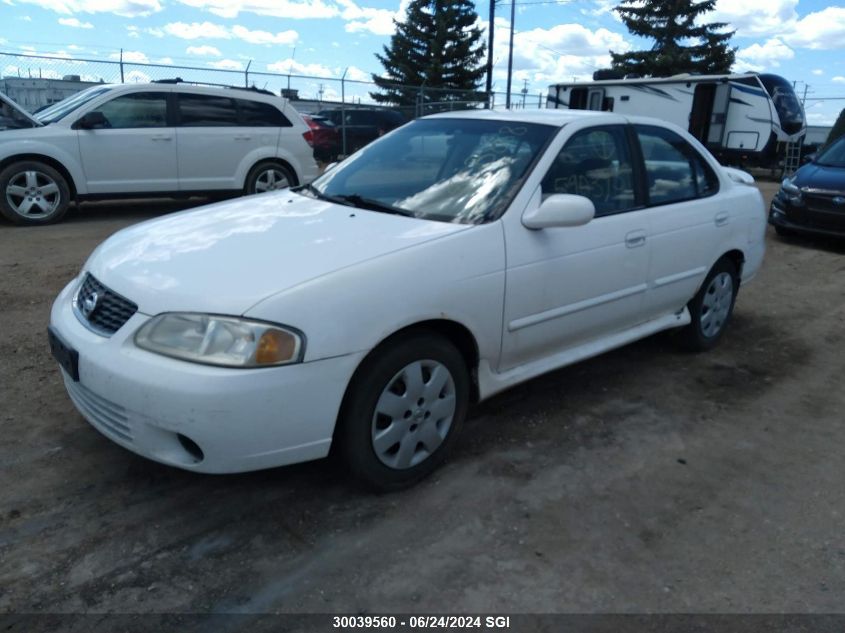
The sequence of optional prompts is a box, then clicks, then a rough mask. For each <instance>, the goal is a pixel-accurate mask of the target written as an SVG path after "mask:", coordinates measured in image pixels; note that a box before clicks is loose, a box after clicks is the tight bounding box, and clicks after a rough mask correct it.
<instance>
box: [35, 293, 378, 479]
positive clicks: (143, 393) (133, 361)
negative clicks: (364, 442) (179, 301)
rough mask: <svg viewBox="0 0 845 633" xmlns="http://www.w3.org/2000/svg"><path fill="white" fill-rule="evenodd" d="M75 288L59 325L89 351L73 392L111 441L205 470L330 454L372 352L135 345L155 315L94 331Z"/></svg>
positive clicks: (56, 317) (59, 307)
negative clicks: (244, 356)
mask: <svg viewBox="0 0 845 633" xmlns="http://www.w3.org/2000/svg"><path fill="white" fill-rule="evenodd" d="M75 288H76V282H75V281H74V282H72V283H71V284H69V285H68V286H67V287H66V288H65V289H64V290H63V291H62V293H61V294H60V295H59V297H58V298H57V299H56V301H55V303H54V304H53V309H52V313H51V319H50V321H51V325H52V327H53V328H54V329H55V331H56V332H57V333H58V334H59V336H60V337H61V338H62V339H63V340H64V342H65V343H67V344H68V345H70V346H71V347H72V348H73V349H75V350H76V351H77V352H78V353H79V381H78V382H75V381H73V380H72V378H71V377H70V376H69V375H68V374H67V373H65V372H64V370H62V374H63V376H64V379H65V385H66V387H67V390H68V395H69V396H70V398H71V400H72V401H73V403H74V405H75V406H76V408H77V409H78V410H79V412H80V413H81V414H82V415H83V417H85V418H86V419H87V420H88V422H90V423H91V424H92V426H94V427H95V428H96V429H97V430H99V431H100V432H102V433H103V434H104V435H106V436H107V437H108V438H109V439H111V440H113V441H114V442H116V443H117V444H120V445H121V446H123V447H124V448H126V449H128V450H131V451H132V452H134V453H137V454H139V455H142V456H144V457H147V458H149V459H152V460H155V461H158V462H161V463H164V464H168V465H170V466H176V467H179V468H184V469H186V470H192V471H197V472H204V473H233V472H243V471H249V470H259V469H262V468H271V467H274V466H282V465H285V464H292V463H296V462H302V461H308V460H311V459H318V458H320V457H325V456H326V455H327V454H328V451H329V447H330V445H331V438H332V433H333V431H334V426H335V421H336V419H337V415H338V411H339V410H340V404H341V400H342V399H343V395H344V392H345V390H346V386H347V384H348V383H349V380H350V378H351V377H352V374H353V372H354V371H355V369H356V367H357V366H358V364H359V362H360V360H361V358H362V357H363V353H359V354H351V355H346V356H340V357H336V358H330V359H325V360H319V361H312V362H306V363H301V364H297V365H288V366H282V367H272V368H266V369H229V368H220V367H211V366H206V365H199V364H196V363H188V362H184V361H179V360H176V359H172V358H167V357H164V356H160V355H158V354H153V353H151V352H147V351H145V350H142V349H139V348H137V347H136V346H135V345H134V343H133V341H132V338H133V336H134V333H135V332H136V331H137V330H138V328H139V327H140V326H141V325H143V323H144V322H146V321H147V320H148V319H149V317H148V316H146V315H143V314H138V313H136V314H135V315H134V316H133V317H132V318H131V319H130V320H129V321H127V323H126V324H125V325H124V326H123V327H122V328H120V330H118V331H117V332H116V333H115V334H114V335H112V336H111V337H110V338H106V337H103V336H99V335H98V334H95V333H93V332H91V331H90V330H88V329H87V328H85V327H84V326H83V325H82V324H81V323H80V322H79V320H78V319H77V318H76V316H75V315H74V313H73V311H72V307H71V295H72V292H73V290H74V289H75ZM186 440H187V441H186ZM196 447H198V449H199V450H197V448H196Z"/></svg>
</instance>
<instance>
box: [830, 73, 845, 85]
mask: <svg viewBox="0 0 845 633" xmlns="http://www.w3.org/2000/svg"><path fill="white" fill-rule="evenodd" d="M831 81H835V82H836V83H838V84H845V77H843V76H842V75H837V76H836V77H833V78H832V79H831Z"/></svg>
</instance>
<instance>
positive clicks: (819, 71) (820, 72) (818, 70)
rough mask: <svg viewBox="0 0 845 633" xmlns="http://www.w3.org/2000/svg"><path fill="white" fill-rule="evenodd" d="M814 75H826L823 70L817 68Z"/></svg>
mask: <svg viewBox="0 0 845 633" xmlns="http://www.w3.org/2000/svg"><path fill="white" fill-rule="evenodd" d="M813 74H814V75H816V76H819V75H824V71H823V70H822V69H821V68H816V69H815V70H813Z"/></svg>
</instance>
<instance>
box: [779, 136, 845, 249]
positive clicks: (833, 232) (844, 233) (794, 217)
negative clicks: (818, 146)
mask: <svg viewBox="0 0 845 633" xmlns="http://www.w3.org/2000/svg"><path fill="white" fill-rule="evenodd" d="M769 223H770V224H772V225H773V226H774V227H775V230H776V231H777V232H778V234H779V235H791V234H793V233H807V234H815V235H829V236H835V237H845V136H843V137H841V138H840V139H839V140H837V141H834V142H833V143H831V144H830V145H829V146H828V147H826V148H825V149H823V150H821V151H819V152H818V154H816V155H815V156H814V157H813V159H812V162H810V163H808V164H806V165H804V166H802V167H801V168H800V169H799V170H798V171H796V172H795V174H794V175H793V176H791V177H790V178H786V179H784V181H783V183H782V184H781V188H780V191H778V193H777V194H776V195H775V197H774V199H773V200H772V206H771V209H770V210H769Z"/></svg>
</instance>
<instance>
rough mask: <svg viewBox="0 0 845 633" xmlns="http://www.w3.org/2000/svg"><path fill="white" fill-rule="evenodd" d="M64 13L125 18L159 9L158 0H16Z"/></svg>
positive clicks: (145, 14)
mask: <svg viewBox="0 0 845 633" xmlns="http://www.w3.org/2000/svg"><path fill="white" fill-rule="evenodd" d="M16 2H17V3H19V4H34V5H35V6H38V7H41V8H42V9H48V10H50V11H55V12H56V13H62V14H65V15H71V14H77V13H114V14H115V15H119V16H122V17H126V18H134V17H142V16H147V15H150V14H152V13H157V12H159V11H161V9H162V7H161V3H160V2H159V0H16Z"/></svg>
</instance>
